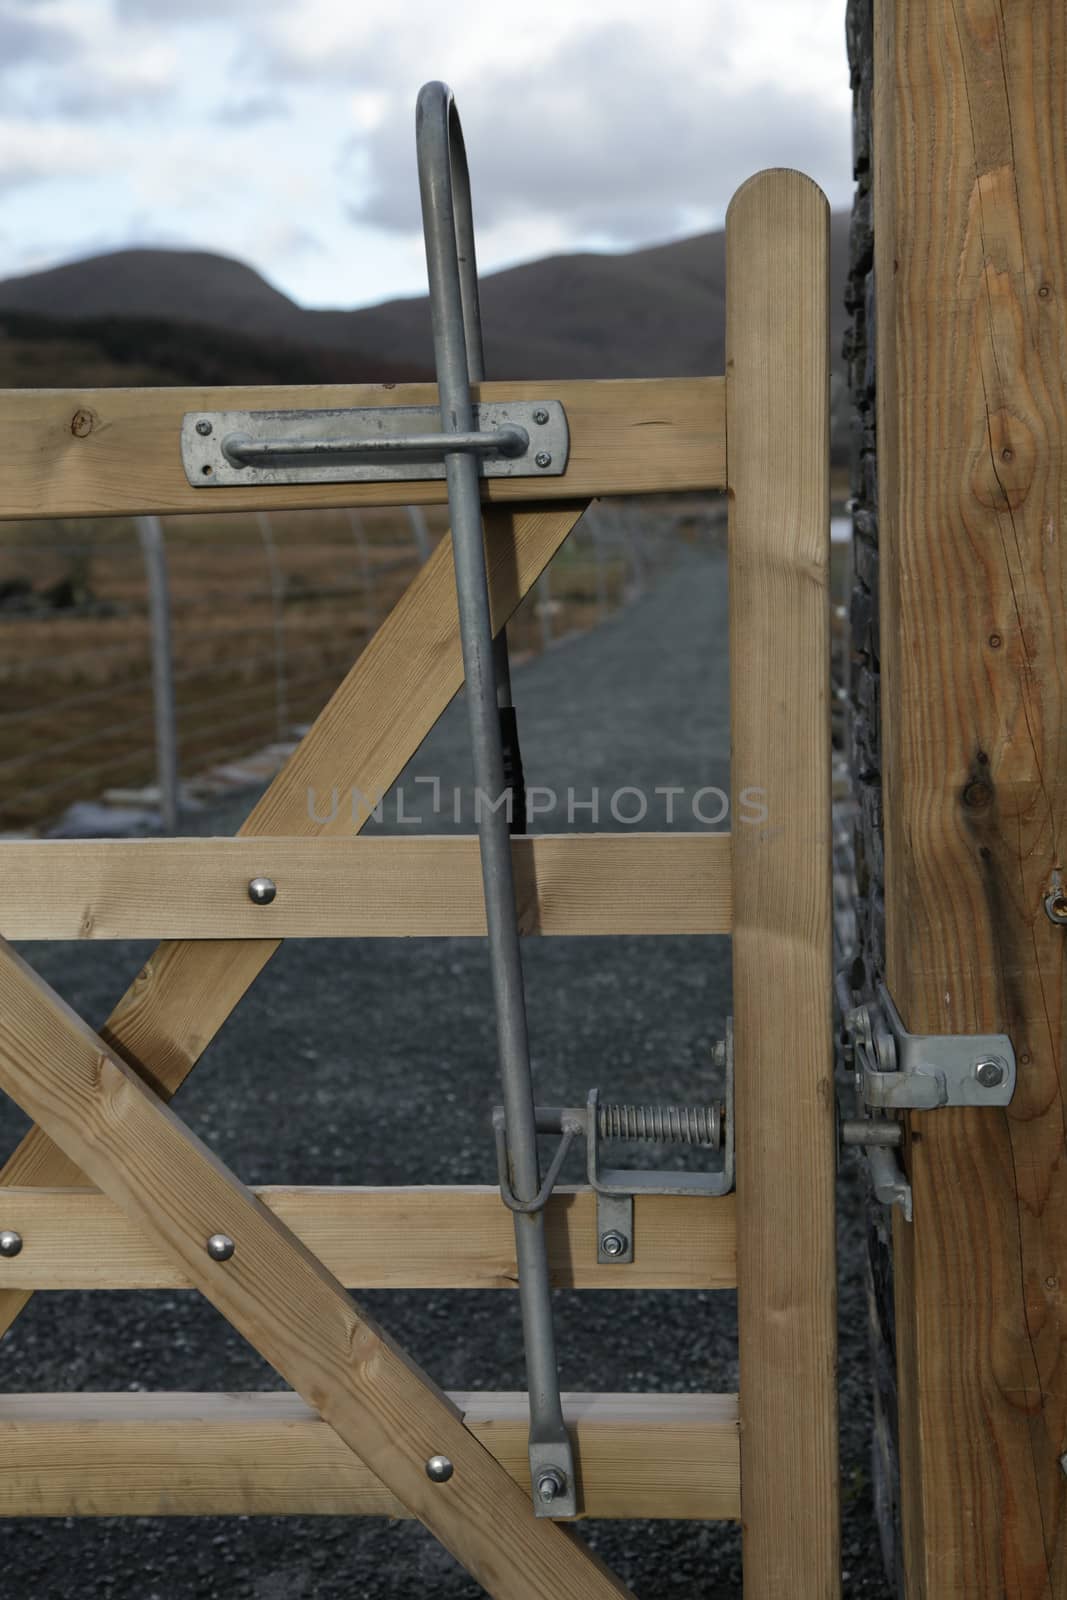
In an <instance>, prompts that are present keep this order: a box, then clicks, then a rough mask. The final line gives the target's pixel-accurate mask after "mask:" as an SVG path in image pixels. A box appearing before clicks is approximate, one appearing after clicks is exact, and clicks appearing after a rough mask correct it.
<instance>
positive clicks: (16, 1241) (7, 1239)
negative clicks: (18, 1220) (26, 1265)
mask: <svg viewBox="0 0 1067 1600" xmlns="http://www.w3.org/2000/svg"><path fill="white" fill-rule="evenodd" d="M21 1249H22V1235H21V1233H16V1232H15V1230H14V1228H5V1229H4V1230H3V1232H2V1233H0V1256H8V1257H10V1256H17V1255H18V1253H19V1251H20V1250H21Z"/></svg>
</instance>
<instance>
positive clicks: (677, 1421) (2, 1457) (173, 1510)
mask: <svg viewBox="0 0 1067 1600" xmlns="http://www.w3.org/2000/svg"><path fill="white" fill-rule="evenodd" d="M449 1399H450V1400H451V1401H452V1403H453V1404H454V1405H455V1406H456V1408H457V1409H458V1410H459V1411H461V1412H462V1413H463V1420H464V1423H465V1425H466V1427H468V1428H469V1429H470V1430H471V1432H472V1433H473V1434H474V1436H475V1438H477V1439H478V1440H480V1441H481V1443H482V1444H483V1445H484V1446H485V1448H486V1449H487V1450H489V1451H490V1452H491V1453H492V1455H493V1456H494V1457H495V1458H496V1460H497V1461H499V1462H500V1464H501V1465H502V1466H503V1467H504V1469H505V1471H506V1472H507V1473H508V1474H509V1476H510V1477H512V1478H513V1479H514V1480H515V1481H516V1483H518V1484H519V1485H520V1486H521V1487H522V1489H523V1490H524V1491H525V1492H526V1493H527V1494H528V1493H529V1488H530V1474H529V1465H528V1460H527V1454H526V1431H527V1427H528V1424H529V1408H528V1402H527V1398H526V1395H525V1394H452V1395H450V1396H449ZM563 1414H564V1416H565V1418H566V1420H567V1425H568V1427H569V1428H570V1429H571V1432H572V1437H573V1439H574V1444H575V1459H576V1462H577V1470H578V1472H579V1474H580V1484H579V1493H580V1496H581V1501H582V1506H583V1515H584V1516H586V1517H669V1518H675V1519H680V1518H685V1519H688V1520H692V1521H710V1520H733V1519H736V1517H737V1516H738V1509H739V1507H738V1502H739V1466H738V1446H737V1397H736V1395H718V1394H670V1395H659V1394H637V1395H627V1394H619V1395H615V1394H568V1395H564V1396H563ZM408 1514H409V1513H408V1511H407V1509H406V1508H405V1506H404V1505H403V1503H402V1502H401V1501H399V1500H397V1498H396V1496H395V1495H392V1494H390V1492H389V1490H388V1489H386V1488H385V1487H384V1485H383V1484H382V1483H381V1481H380V1480H379V1479H377V1478H376V1477H375V1476H374V1474H373V1473H372V1472H371V1471H370V1470H369V1469H368V1468H367V1467H366V1466H365V1465H364V1464H363V1462H362V1461H360V1460H359V1459H358V1458H357V1457H356V1456H354V1455H353V1454H352V1452H351V1451H350V1450H348V1449H347V1448H346V1447H345V1445H344V1444H342V1442H341V1441H340V1439H339V1438H338V1437H337V1435H336V1434H335V1433H334V1432H333V1430H332V1428H328V1427H327V1426H326V1424H325V1423H324V1422H323V1421H322V1419H321V1417H319V1415H318V1414H317V1412H315V1411H313V1410H312V1409H311V1408H310V1407H309V1406H306V1405H305V1404H304V1402H303V1401H302V1400H300V1399H299V1397H298V1396H296V1395H294V1394H221V1395H205V1394H74V1395H4V1396H0V1517H108V1516H115V1517H121V1516H135V1517H174V1516H183V1517H187V1516H254V1515H270V1516H284V1515H298V1516H316V1515H318V1516H385V1517H405V1516H407V1515H408Z"/></svg>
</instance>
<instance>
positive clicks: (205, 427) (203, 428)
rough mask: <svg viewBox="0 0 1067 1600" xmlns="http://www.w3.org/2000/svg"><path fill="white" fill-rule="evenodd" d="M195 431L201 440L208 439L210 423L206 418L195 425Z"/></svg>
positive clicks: (202, 418)
mask: <svg viewBox="0 0 1067 1600" xmlns="http://www.w3.org/2000/svg"><path fill="white" fill-rule="evenodd" d="M196 431H197V433H198V434H199V435H200V437H201V439H206V438H207V437H208V435H209V434H210V432H211V423H210V422H209V421H208V420H207V418H206V417H201V418H200V421H199V422H198V423H197V425H196Z"/></svg>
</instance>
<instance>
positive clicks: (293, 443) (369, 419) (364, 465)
mask: <svg viewBox="0 0 1067 1600" xmlns="http://www.w3.org/2000/svg"><path fill="white" fill-rule="evenodd" d="M472 410H473V415H474V426H473V428H472V429H471V430H470V431H468V432H459V433H442V432H441V427H440V422H441V412H440V409H439V407H437V406H379V407H372V408H362V409H350V410H329V411H188V412H186V414H185V416H184V417H183V418H182V432H181V452H182V466H183V467H184V468H185V476H186V477H187V478H188V480H189V482H190V483H191V484H192V486H193V488H194V489H223V488H234V487H240V486H241V485H242V484H243V485H245V486H246V487H247V486H248V485H249V484H253V483H255V484H266V483H283V484H284V483H402V482H410V481H418V480H427V479H437V478H443V477H444V476H445V457H446V456H449V455H466V456H473V457H474V458H475V460H476V461H477V463H478V472H479V474H480V476H481V477H483V478H521V477H529V478H558V477H560V476H561V474H562V473H563V472H565V471H566V467H567V456H568V453H569V451H570V434H569V430H568V427H567V413H566V412H565V411H564V409H563V406H562V404H561V402H560V401H558V400H498V401H479V402H476V403H475V404H474V405H473V407H472Z"/></svg>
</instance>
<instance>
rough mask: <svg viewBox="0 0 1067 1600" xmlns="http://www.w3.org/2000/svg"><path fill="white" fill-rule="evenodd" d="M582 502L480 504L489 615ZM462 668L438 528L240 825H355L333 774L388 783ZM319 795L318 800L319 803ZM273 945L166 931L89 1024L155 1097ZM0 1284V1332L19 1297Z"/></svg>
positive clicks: (537, 570) (39, 1160) (62, 1174)
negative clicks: (417, 567)
mask: <svg viewBox="0 0 1067 1600" xmlns="http://www.w3.org/2000/svg"><path fill="white" fill-rule="evenodd" d="M586 504H587V502H585V501H582V502H578V503H574V504H564V505H559V506H553V507H547V508H546V507H542V508H538V507H532V508H529V509H526V510H522V511H516V512H509V511H505V510H494V511H492V512H490V513H487V515H486V528H487V534H488V539H487V545H488V548H487V555H488V562H489V587H490V598H491V601H492V609H493V623H494V626H497V627H502V626H503V625H504V623H505V622H506V621H507V619H508V617H510V616H511V614H512V612H513V611H514V610H515V608H516V606H517V605H518V604H519V602H520V600H522V598H523V596H524V595H526V594H527V593H528V591H529V590H530V589H531V588H532V586H533V584H534V583H535V582H536V581H537V579H538V578H539V577H540V575H541V573H542V572H543V570H544V568H545V567H546V566H547V565H548V563H549V561H550V560H551V559H552V557H553V555H554V554H555V552H556V551H557V550H558V549H559V547H560V545H561V544H562V543H563V541H564V540H565V539H566V537H567V535H568V534H569V533H570V531H571V529H572V528H573V527H574V525H575V523H576V522H578V520H579V519H580V517H581V516H582V513H583V512H584V511H585V509H586ZM462 681H463V665H462V660H461V656H460V646H459V624H458V620H457V612H456V586H455V575H454V570H453V566H452V544H451V540H450V539H442V541H441V542H440V544H439V545H438V546H437V548H436V550H435V551H434V553H433V555H432V556H431V558H430V560H429V561H428V562H427V563H426V565H425V566H424V567H423V568H422V569H421V571H420V572H419V573H418V575H417V576H416V578H415V579H414V580H413V581H412V583H411V584H410V585H409V587H408V589H407V590H406V591H405V593H404V595H403V596H402V597H401V599H400V600H399V601H398V602H397V604H396V606H395V607H394V608H393V610H392V611H391V612H390V614H389V616H388V617H386V619H385V621H384V622H383V623H382V625H381V627H380V628H379V629H378V631H377V633H376V634H375V635H374V638H373V639H372V640H371V642H370V643H369V644H368V646H367V648H366V649H365V650H364V651H363V653H362V654H361V655H360V657H359V659H358V661H357V662H356V663H355V665H354V666H353V668H352V670H351V671H350V672H349V673H348V675H347V677H346V678H345V679H344V681H343V682H342V683H341V685H340V687H339V688H338V689H337V690H336V692H335V693H334V694H333V696H332V697H331V698H330V700H329V701H328V703H327V705H326V706H325V708H324V709H323V711H322V712H321V713H320V715H319V716H318V718H317V719H316V721H315V723H314V725H313V726H312V728H311V730H310V732H309V733H308V734H307V736H306V737H305V738H304V740H303V741H302V742H301V744H300V747H299V749H297V750H296V752H295V753H294V754H293V756H292V758H291V759H290V761H289V762H288V763H287V765H286V766H285V768H284V769H283V770H282V771H281V772H280V773H279V774H278V776H277V777H276V778H275V780H274V782H273V783H272V784H271V785H270V787H269V788H268V789H267V791H266V793H265V794H264V795H263V796H262V797H261V799H260V800H259V802H258V804H257V805H256V806H255V808H254V810H253V811H252V813H251V815H250V816H249V817H248V819H247V821H246V822H245V824H244V826H243V827H242V828H241V830H240V831H241V833H242V834H245V835H255V834H260V835H293V836H295V835H304V836H308V835H326V834H330V833H334V834H337V833H349V834H354V833H358V832H359V829H360V827H361V826H362V823H361V822H359V821H358V820H357V821H355V822H354V821H353V819H352V813H351V808H350V807H345V806H344V805H342V806H340V807H339V808H338V814H337V816H336V817H335V818H334V819H332V820H331V821H328V822H321V823H320V822H316V821H315V819H314V815H313V813H314V811H315V810H316V807H313V806H310V805H309V803H308V795H309V791H312V792H313V794H314V795H315V796H317V797H318V799H319V804H318V806H317V810H318V813H319V814H320V815H321V814H322V805H321V798H322V797H323V796H326V797H329V796H330V795H331V793H332V791H333V789H334V788H336V789H337V790H338V793H339V794H343V795H346V796H347V795H348V793H349V791H350V790H351V789H357V790H359V792H360V793H361V794H363V795H366V796H368V797H370V798H371V800H373V799H376V798H377V796H378V795H379V794H382V793H383V792H384V791H385V790H386V789H388V788H389V786H390V784H392V783H395V781H396V779H397V778H398V777H399V775H400V773H401V772H402V771H403V769H404V767H405V765H406V764H407V762H408V761H409V760H410V758H411V757H412V756H413V755H414V753H415V751H416V750H417V749H418V747H419V745H420V744H421V743H422V741H423V739H424V738H425V737H426V735H427V733H428V732H429V731H430V729H431V728H432V727H433V725H434V723H435V722H436V721H437V719H438V717H439V716H440V715H441V713H442V712H443V711H444V710H445V708H446V706H447V705H448V704H449V702H450V701H451V699H452V697H453V696H454V695H455V693H456V691H457V690H458V689H459V687H460V685H461V683H462ZM329 809H330V807H329V806H327V811H328V810H329ZM277 948H278V941H277V940H274V939H220V940H206V941H170V942H167V943H164V944H161V945H160V946H159V948H158V950H156V952H155V954H154V955H153V956H152V957H151V958H150V960H149V961H148V962H147V963H146V964H145V966H144V967H143V968H142V970H141V972H140V973H139V974H138V975H137V977H136V978H135V979H134V981H133V983H132V984H131V986H130V988H129V989H128V990H127V992H126V994H125V995H124V997H123V998H122V1000H120V1002H119V1004H118V1006H117V1007H116V1008H115V1010H114V1012H113V1013H112V1015H111V1016H110V1017H109V1018H108V1021H107V1022H106V1023H105V1025H104V1028H103V1030H102V1032H103V1036H104V1038H105V1039H106V1040H107V1041H108V1043H109V1044H110V1045H111V1046H112V1048H113V1049H114V1050H116V1051H117V1052H118V1054H119V1055H121V1056H122V1058H123V1059H124V1060H125V1061H127V1062H129V1063H130V1064H131V1065H132V1066H134V1067H136V1069H137V1070H138V1072H140V1073H141V1074H142V1076H144V1077H145V1078H146V1079H148V1080H149V1081H150V1082H151V1083H153V1084H154V1085H155V1087H156V1088H157V1089H158V1091H159V1092H160V1094H162V1095H163V1096H164V1097H168V1098H169V1096H170V1095H172V1094H173V1093H174V1092H175V1090H176V1089H178V1088H179V1086H180V1085H181V1084H182V1083H183V1082H184V1081H185V1079H186V1078H187V1077H188V1075H189V1073H190V1072H191V1071H192V1069H193V1067H194V1066H195V1065H196V1063H197V1061H198V1060H199V1059H200V1056H201V1055H202V1054H203V1052H204V1051H205V1050H206V1049H207V1047H208V1045H209V1044H210V1043H211V1041H212V1039H213V1038H214V1037H215V1035H216V1033H217V1032H218V1031H219V1029H220V1028H221V1027H222V1025H223V1023H224V1022H225V1021H226V1019H227V1017H228V1016H229V1015H230V1013H231V1012H232V1011H233V1009H234V1007H235V1006H236V1005H237V1004H238V1003H239V1001H240V1000H241V997H242V996H243V995H244V993H245V991H246V990H247V989H248V988H249V986H250V985H251V984H252V983H253V982H254V980H255V979H256V977H258V975H259V973H260V972H261V971H262V970H263V968H264V967H265V966H266V964H267V962H268V961H269V960H270V958H271V956H272V955H273V954H274V952H275V951H276V950H277ZM82 1181H83V1180H82V1176H81V1174H80V1172H79V1170H78V1167H77V1165H76V1163H75V1162H73V1161H71V1160H70V1159H69V1158H68V1157H67V1156H66V1155H65V1154H64V1153H63V1151H62V1150H60V1149H58V1148H57V1147H56V1145H55V1144H54V1143H53V1142H52V1141H51V1140H50V1139H49V1138H48V1136H47V1135H46V1134H45V1133H43V1132H42V1131H41V1130H40V1129H39V1128H32V1129H31V1130H30V1132H29V1133H28V1134H27V1135H26V1137H25V1138H24V1139H23V1141H22V1143H21V1144H20V1145H19V1147H18V1149H17V1150H16V1151H15V1152H14V1154H13V1155H12V1156H11V1158H10V1160H9V1161H8V1162H7V1164H6V1165H5V1167H4V1169H3V1171H2V1172H0V1184H5V1185H11V1184H19V1185H24V1186H31V1185H38V1186H42V1187H62V1186H64V1185H77V1184H79V1183H81V1182H82ZM29 1298H30V1296H29V1293H28V1292H27V1291H25V1290H10V1289H9V1290H0V1336H2V1335H3V1334H4V1333H5V1332H6V1331H7V1329H8V1328H9V1327H10V1326H11V1324H12V1323H13V1322H14V1320H15V1318H16V1317H17V1316H18V1315H19V1313H20V1311H21V1310H22V1308H23V1306H24V1305H25V1304H26V1302H27V1301H28V1300H29Z"/></svg>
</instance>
